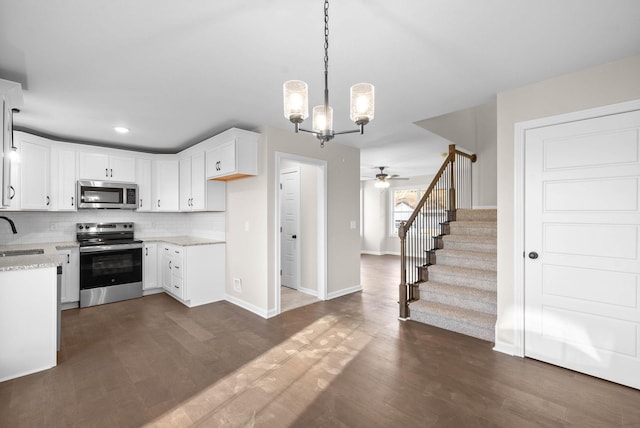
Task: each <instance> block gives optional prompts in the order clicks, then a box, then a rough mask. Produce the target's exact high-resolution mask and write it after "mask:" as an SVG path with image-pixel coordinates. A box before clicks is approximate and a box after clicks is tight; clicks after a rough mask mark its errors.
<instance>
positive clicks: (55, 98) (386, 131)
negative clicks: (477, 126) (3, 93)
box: [0, 0, 640, 176]
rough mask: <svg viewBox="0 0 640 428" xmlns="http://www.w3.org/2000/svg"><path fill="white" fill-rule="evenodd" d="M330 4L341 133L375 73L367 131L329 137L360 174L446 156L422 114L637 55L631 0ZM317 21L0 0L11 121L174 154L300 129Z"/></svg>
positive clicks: (289, 2)
mask: <svg viewBox="0 0 640 428" xmlns="http://www.w3.org/2000/svg"><path fill="white" fill-rule="evenodd" d="M329 13H330V21H329V24H330V39H329V43H330V46H329V61H330V62H329V91H330V96H331V104H332V106H333V107H334V123H335V127H336V130H337V131H340V130H344V129H350V128H352V124H351V123H350V122H349V119H348V102H349V101H348V97H349V87H350V85H351V84H353V83H357V82H363V81H364V82H370V83H373V84H374V85H375V86H376V117H375V119H374V120H373V122H371V123H370V124H369V125H367V127H366V128H365V134H364V136H359V135H357V134H356V135H346V136H339V137H336V139H335V140H334V141H333V142H331V143H329V144H347V145H350V146H354V147H359V148H361V149H362V154H361V162H362V169H363V170H362V175H370V176H373V175H374V174H375V170H373V167H374V166H376V165H386V166H388V167H389V170H388V171H389V173H392V174H401V175H405V176H415V175H424V174H426V173H429V172H430V170H429V168H433V167H430V166H429V165H430V164H431V163H434V162H435V164H439V163H440V162H441V158H440V157H439V154H440V153H441V152H442V151H445V150H446V145H447V142H446V141H443V140H442V139H440V138H438V137H437V136H435V135H433V134H430V133H428V132H427V131H425V130H423V129H422V128H419V127H418V126H416V125H414V124H413V123H414V122H416V121H419V120H423V119H427V118H430V117H434V116H439V115H442V114H445V113H449V112H451V111H456V110H459V109H463V108H468V107H472V106H475V105H479V104H483V103H487V102H490V101H492V100H494V99H495V94H496V93H497V92H500V91H504V90H508V89H511V88H515V87H518V86H522V85H525V84H528V83H531V82H536V81H540V80H543V79H546V78H550V77H553V76H557V75H560V74H564V73H568V72H572V71H577V70H580V69H584V68H587V67H591V66H595V65H599V64H603V63H606V62H610V61H613V60H616V59H620V58H624V57H628V56H633V55H638V54H640V25H638V23H639V22H640V1H638V0H615V1H611V0H591V1H585V0H562V1H558V0H492V1H477V0H403V1H398V2H389V1H382V0H368V1H365V0H351V1H341V2H340V1H334V2H332V3H331V6H330V12H329ZM323 25H324V23H323V1H321V0H313V1H311V0H269V1H267V0H253V1H249V0H234V1H231V0H223V1H221V0H216V1H211V0H207V1H203V0H193V1H189V2H180V1H175V0H171V1H168V0H135V1H131V0H110V1H104V0H101V1H96V0H84V1H77V0H55V1H53V0H52V1H42V0H21V1H17V0H0V78H4V79H8V80H14V81H18V82H21V83H22V84H23V88H24V89H25V92H24V100H25V106H24V109H23V111H22V112H21V113H20V114H19V115H16V117H15V125H16V128H19V129H24V130H31V131H34V132H37V133H40V134H42V135H46V136H50V137H54V138H58V139H63V140H72V141H81V142H89V143H97V144H104V145H110V146H116V147H128V148H133V149H143V150H147V151H153V152H176V151H178V150H180V149H183V148H185V147H188V146H190V145H192V144H194V143H196V142H198V141H200V140H202V139H203V138H206V137H208V136H211V135H213V134H216V133H218V132H221V131H223V130H225V129H227V128H228V127H231V126H237V127H241V128H245V129H255V128H257V127H258V126H260V125H265V124H269V125H273V126H277V127H281V128H290V127H292V125H291V124H290V123H289V122H288V121H287V120H286V119H285V118H284V117H283V114H282V83H283V82H284V81H286V80H289V79H301V80H305V81H307V83H308V84H309V87H310V105H316V104H320V103H321V102H322V89H323V88H322V84H323V83H322V82H323V81H322V79H323V74H322V71H323ZM116 125H122V126H126V127H129V128H130V129H131V132H130V133H129V134H127V135H124V136H123V135H117V134H115V133H114V131H113V127H114V126H116ZM405 150H411V151H413V154H412V155H410V156H406V155H404V154H402V152H404V151H405Z"/></svg>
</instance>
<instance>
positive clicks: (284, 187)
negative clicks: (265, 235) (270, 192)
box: [280, 168, 300, 289]
mask: <svg viewBox="0 0 640 428" xmlns="http://www.w3.org/2000/svg"><path fill="white" fill-rule="evenodd" d="M280 186H281V189H280V210H281V212H280V222H281V224H280V226H281V233H280V253H281V254H280V265H281V266H280V269H281V272H282V275H281V281H280V284H281V285H284V286H285V287H289V288H294V289H298V286H299V281H300V272H299V259H300V254H299V248H300V245H299V243H298V239H299V237H298V233H299V224H300V219H299V217H300V169H298V168H291V169H286V170H282V171H280Z"/></svg>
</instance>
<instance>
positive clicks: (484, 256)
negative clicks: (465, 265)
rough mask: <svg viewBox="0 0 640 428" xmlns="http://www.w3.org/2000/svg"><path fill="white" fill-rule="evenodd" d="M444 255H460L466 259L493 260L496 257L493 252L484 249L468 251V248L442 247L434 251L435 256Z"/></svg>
mask: <svg viewBox="0 0 640 428" xmlns="http://www.w3.org/2000/svg"><path fill="white" fill-rule="evenodd" d="M441 255H445V256H449V257H461V258H467V259H476V260H493V261H495V260H496V259H497V255H496V254H495V253H489V252H485V251H469V250H449V249H446V248H443V249H441V250H438V251H437V252H436V257H438V256H441Z"/></svg>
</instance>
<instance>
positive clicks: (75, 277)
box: [58, 248, 80, 307]
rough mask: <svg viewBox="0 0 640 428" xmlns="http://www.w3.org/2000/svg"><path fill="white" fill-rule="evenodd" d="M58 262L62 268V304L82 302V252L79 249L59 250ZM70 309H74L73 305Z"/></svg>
mask: <svg viewBox="0 0 640 428" xmlns="http://www.w3.org/2000/svg"><path fill="white" fill-rule="evenodd" d="M58 262H59V263H60V265H61V266H62V287H61V296H60V301H61V303H63V304H64V303H76V302H79V301H80V264H79V263H80V252H79V250H78V249H77V248H67V249H62V250H58ZM67 306H68V307H73V305H71V306H69V305H67Z"/></svg>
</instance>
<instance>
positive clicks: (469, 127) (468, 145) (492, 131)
mask: <svg viewBox="0 0 640 428" xmlns="http://www.w3.org/2000/svg"><path fill="white" fill-rule="evenodd" d="M496 114H497V104H496V103H495V102H492V103H489V104H484V105H480V106H476V107H472V108H468V109H465V110H460V111H456V112H452V113H448V114H445V115H442V116H438V117H434V118H431V119H425V120H422V121H420V122H416V124H417V125H418V126H421V127H423V128H425V129H426V130H428V131H430V132H433V133H434V134H437V135H439V136H441V137H443V138H446V139H447V140H449V141H451V142H452V144H455V145H456V146H457V147H458V148H459V149H461V150H466V151H469V152H471V153H475V154H476V155H477V157H478V160H477V161H476V162H475V163H474V164H473V167H472V180H473V200H472V204H473V207H474V208H495V207H496V204H497V154H496V152H497V118H496Z"/></svg>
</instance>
